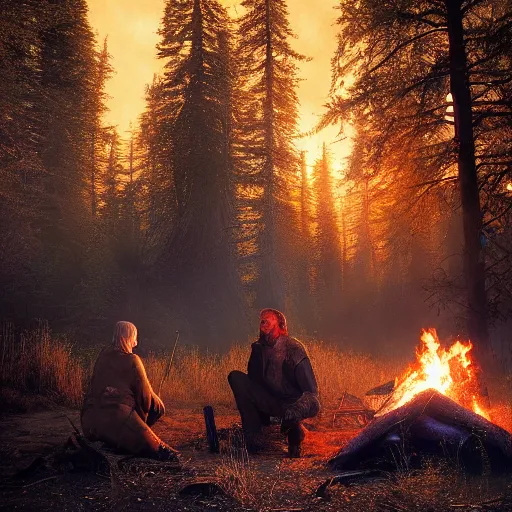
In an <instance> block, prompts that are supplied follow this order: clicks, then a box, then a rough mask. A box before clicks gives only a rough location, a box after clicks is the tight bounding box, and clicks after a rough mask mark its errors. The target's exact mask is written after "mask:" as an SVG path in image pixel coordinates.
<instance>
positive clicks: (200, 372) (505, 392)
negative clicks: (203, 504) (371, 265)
mask: <svg viewBox="0 0 512 512" xmlns="http://www.w3.org/2000/svg"><path fill="white" fill-rule="evenodd" d="M307 349H308V352H309V355H310V358H311V363H312V365H313V368H314V370H315V374H316V378H317V381H318V386H319V390H320V398H321V402H322V405H323V408H324V409H325V410H328V409H332V408H334V407H336V405H337V404H338V402H339V398H340V397H341V395H342V393H343V392H344V391H348V392H349V393H351V394H353V395H356V396H362V395H364V393H365V392H366V391H367V390H369V389H370V388H372V387H375V386H378V385H379V384H383V383H384V382H387V381H389V380H391V379H393V378H395V377H396V376H398V375H401V374H402V373H403V371H404V370H405V368H406V366H407V361H406V360H405V358H403V359H395V360H383V359H377V358H374V357H372V356H370V355H368V354H361V353H357V352H353V351H341V350H340V349H339V348H337V347H336V346H334V345H331V344H327V343H323V342H322V341H316V340H314V341H310V342H308V343H307ZM96 353H97V352H96V351H89V352H88V353H87V354H85V353H84V355H83V356H82V357H81V358H79V357H78V356H77V355H76V354H75V353H74V352H73V351H72V346H71V345H70V343H69V342H68V341H67V340H66V339H65V338H62V337H55V336H52V334H51V332H50V330H49V328H48V326H47V324H46V323H44V322H40V323H39V324H38V325H36V326H35V327H34V328H33V329H31V330H29V331H24V332H15V329H14V328H13V327H12V326H11V325H3V326H2V327H1V328H0V387H1V388H2V389H5V388H10V389H13V390H16V391H19V392H21V393H24V394H25V393H26V394H30V393H31V394H38V395H43V396H47V397H50V398H51V399H53V400H55V401H59V402H61V403H65V404H68V405H71V406H75V407H77V406H80V405H81V403H82V400H83V394H84V391H85V389H86V387H87V385H88V381H89V378H90V375H91V373H92V368H93V365H94V358H95V354H96ZM249 354H250V345H249V344H246V345H244V346H242V345H234V346H233V347H232V348H231V350H229V351H228V352H227V353H226V354H223V355H218V354H212V353H206V354H205V353H202V352H200V351H199V350H198V349H194V348H185V347H181V348H179V349H178V350H177V353H176V355H175V358H174V362H173V366H172V368H171V371H170V374H169V376H168V377H167V378H166V380H165V381H164V383H163V386H162V389H161V393H160V394H161V396H162V399H163V400H164V402H165V403H166V404H168V405H169V406H173V405H179V406H182V405H183V406H195V405H205V404H211V405H214V406H227V407H232V408H234V401H233V396H232V393H231V389H230V388H229V385H228V381H227V376H228V374H229V372H230V371H232V370H242V371H245V370H246V368H247V360H248V357H249ZM144 364H145V367H146V370H147V373H148V376H149V379H150V381H151V383H152V384H153V388H154V389H155V391H157V392H158V391H159V389H158V388H159V384H160V382H161V380H162V377H163V375H164V373H165V369H166V367H167V364H168V361H167V358H166V357H163V356H156V355H149V356H148V357H146V358H145V359H144ZM511 383H512V380H511V377H510V376H509V377H508V380H507V379H506V378H500V379H499V382H498V384H499V388H498V387H497V388H496V392H494V393H492V395H493V396H491V400H492V399H493V397H494V396H495V397H496V398H499V399H500V400H499V401H500V403H501V405H500V408H499V410H498V408H496V410H495V412H496V420H497V423H498V424H500V425H502V426H505V427H506V428H510V426H509V423H510V424H512V400H511V397H512V385H511ZM492 391H494V390H492ZM0 398H1V397H0Z"/></svg>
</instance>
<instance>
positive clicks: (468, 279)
mask: <svg viewBox="0 0 512 512" xmlns="http://www.w3.org/2000/svg"><path fill="white" fill-rule="evenodd" d="M445 3H446V9H447V13H448V38H449V44H450V51H449V55H450V90H451V94H452V98H453V109H454V118H455V141H456V143H457V145H458V147H457V150H458V172H459V176H458V178H459V180H458V181H459V189H460V196H461V203H462V221H463V230H464V271H463V272H464V280H465V286H466V293H467V306H468V309H467V328H468V334H469V337H470V339H471V341H472V342H473V343H474V347H475V354H476V357H477V359H478V361H479V363H480V365H484V366H487V363H488V362H489V358H490V345H489V337H488V331H487V299H486V291H485V266H484V259H483V252H482V247H481V243H480V232H481V228H482V216H481V211H480V197H479V190H478V177H477V172H476V164H475V141H474V137H473V118H472V108H471V91H470V88H469V80H468V75H467V60H466V52H465V48H464V29H463V26H462V17H463V15H462V11H461V3H462V2H461V0H445Z"/></svg>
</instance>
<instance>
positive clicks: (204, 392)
mask: <svg viewBox="0 0 512 512" xmlns="http://www.w3.org/2000/svg"><path fill="white" fill-rule="evenodd" d="M248 357H249V347H242V346H240V345H234V346H233V347H232V348H231V349H230V350H229V352H227V353H226V354H224V355H218V354H212V353H201V352H200V351H199V350H198V349H197V348H181V349H178V350H177V351H176V354H175V358H174V362H173V366H172V368H171V371H170V374H169V376H168V377H167V379H166V380H165V382H164V385H163V387H162V398H163V400H164V401H169V402H174V403H202V404H213V405H229V404H231V403H232V394H231V390H230V388H229V385H228V375H229V372H230V371H232V370H245V369H246V367H247V360H248ZM167 363H168V361H167V360H166V358H165V357H157V356H155V355H150V356H149V357H147V358H145V360H144V365H145V367H146V371H147V373H148V377H149V379H150V381H151V383H152V385H153V387H154V389H155V390H157V388H158V386H159V384H160V381H161V379H162V376H163V375H164V373H165V370H166V368H167Z"/></svg>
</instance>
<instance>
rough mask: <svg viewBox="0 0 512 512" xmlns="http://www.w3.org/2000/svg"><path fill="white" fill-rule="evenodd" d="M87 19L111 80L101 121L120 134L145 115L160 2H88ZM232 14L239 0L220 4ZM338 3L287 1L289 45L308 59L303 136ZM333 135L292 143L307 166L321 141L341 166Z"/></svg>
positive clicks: (325, 74) (324, 84)
mask: <svg viewBox="0 0 512 512" xmlns="http://www.w3.org/2000/svg"><path fill="white" fill-rule="evenodd" d="M88 3H89V18H90V23H91V25H92V27H93V29H94V30H95V31H96V32H97V35H98V39H99V40H100V41H102V40H103V38H104V37H105V36H108V47H109V52H110V54H111V55H112V62H111V63H112V65H113V67H114V69H115V75H114V76H113V77H112V79H111V80H110V81H109V83H108V84H107V93H108V94H109V95H110V96H111V99H110V102H109V105H108V106H109V108H110V112H109V113H108V114H107V116H106V121H107V122H108V123H111V124H113V125H117V126H118V127H119V131H120V132H121V134H123V132H125V131H126V130H127V129H128V127H129V123H130V121H131V122H132V123H134V124H135V123H136V121H137V118H138V116H139V114H140V113H141V112H142V111H143V110H144V87H145V85H146V84H148V83H150V82H151V80H152V77H153V74H154V73H158V72H159V70H160V68H161V62H160V61H159V60H158V59H157V58H156V48H155V46H156V44H157V43H158V40H159V38H158V35H157V33H156V32H157V30H158V26H159V24H160V19H161V16H162V13H163V8H164V0H144V1H143V2H141V1H140V0H88ZM223 3H224V5H226V6H227V7H228V8H229V10H230V12H231V14H232V15H233V16H236V14H237V12H238V13H240V12H241V7H240V3H241V2H240V1H239V0H223ZM336 4H337V0H316V1H314V2H312V1H311V0H289V2H288V6H289V11H290V18H289V19H290V23H291V26H292V28H293V30H294V32H295V33H296V34H297V36H298V38H297V39H296V40H295V41H293V42H292V44H293V47H294V49H295V50H297V51H298V52H300V53H303V54H305V55H307V56H308V57H312V60H311V61H310V62H306V63H301V64H300V66H301V71H300V77H301V78H302V79H303V81H302V82H301V84H300V86H299V91H298V93H299V99H300V103H301V107H300V113H301V120H300V129H301V131H308V130H310V129H311V128H313V126H314V125H315V123H316V121H317V120H318V117H319V115H320V114H321V113H322V111H323V108H322V106H323V104H324V103H325V101H326V98H327V93H328V91H329V86H330V80H331V71H330V59H331V57H332V55H333V53H334V50H335V46H336V28H335V26H334V20H335V18H336V10H335V9H334V7H335V5H336ZM337 132H338V130H337V129H335V128H334V127H333V128H331V129H328V130H325V131H324V132H322V133H321V134H319V135H318V136H315V137H309V138H307V139H299V140H297V147H298V148H300V149H306V150H307V151H308V163H312V162H313V160H314V159H315V158H316V157H317V156H318V155H319V152H320V149H321V144H322V142H323V141H325V142H326V143H327V144H328V145H329V148H330V150H331V151H332V154H333V158H334V166H335V167H336V168H340V167H341V162H342V159H343V157H344V156H346V155H347V153H348V151H349V144H348V142H347V141H342V142H335V141H336V139H337Z"/></svg>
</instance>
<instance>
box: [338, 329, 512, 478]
mask: <svg viewBox="0 0 512 512" xmlns="http://www.w3.org/2000/svg"><path fill="white" fill-rule="evenodd" d="M471 349H472V345H471V342H469V341H467V342H464V343H462V342H460V341H457V342H455V343H454V344H453V345H452V346H451V347H449V348H448V349H445V348H443V347H442V346H441V344H440V343H439V340H438V338H437V334H436V331H435V330H434V329H429V330H426V331H423V332H422V335H421V344H420V346H419V347H418V348H417V350H416V361H415V362H414V363H413V364H412V365H410V366H409V368H408V369H407V370H406V372H405V373H404V374H403V376H402V377H401V378H399V379H396V380H395V381H391V382H389V383H387V384H384V385H382V386H379V387H377V388H374V389H372V390H370V391H368V392H367V393H366V398H372V399H374V398H376V399H377V400H380V399H383V400H384V401H383V402H380V403H379V406H378V407H375V409H376V412H375V414H374V416H373V419H372V420H371V421H370V422H369V423H367V424H366V425H365V426H364V428H363V429H362V430H361V431H360V432H359V434H358V435H357V436H356V437H354V438H352V439H351V440H350V441H349V442H348V443H347V444H346V445H345V446H344V447H343V448H341V450H340V451H339V452H338V454H337V455H336V456H334V457H333V458H332V459H331V460H330V461H329V465H330V466H331V467H332V468H333V469H336V470H340V469H344V470H346V469H358V468H360V467H366V468H368V467H370V468H373V467H385V468H390V467H395V466H396V465H397V463H396V461H397V460H401V461H402V462H401V463H404V464H405V466H407V467H409V465H410V464H411V463H415V464H417V465H418V467H421V460H422V457H424V456H426V457H431V456H436V457H443V458H444V459H445V460H453V461H457V464H458V465H459V466H460V467H462V468H464V469H466V470H468V471H471V472H482V471H484V470H486V468H488V467H490V468H491V469H492V471H497V472H500V471H511V470H512V435H511V434H510V433H509V432H507V431H506V430H504V429H503V428H501V427H499V426H498V425H495V424H494V423H492V422H491V420H490V418H489V414H488V412H487V411H486V409H485V407H484V405H483V404H482V403H480V402H479V400H480V399H481V395H480V393H479V389H480V387H479V382H478V369H477V367H476V364H475V363H474V362H473V361H472V359H471ZM375 409H374V410H375ZM358 412H361V411H358ZM338 414H339V412H338ZM335 417H336V415H335Z"/></svg>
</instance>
